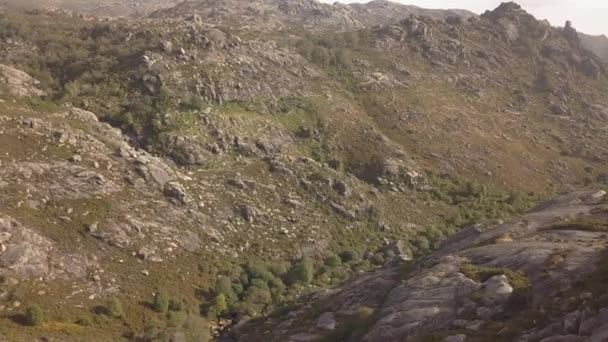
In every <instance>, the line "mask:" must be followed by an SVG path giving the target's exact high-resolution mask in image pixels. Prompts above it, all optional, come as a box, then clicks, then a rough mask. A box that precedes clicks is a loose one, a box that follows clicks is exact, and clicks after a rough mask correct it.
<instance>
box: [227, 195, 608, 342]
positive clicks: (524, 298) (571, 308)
mask: <svg viewBox="0 0 608 342" xmlns="http://www.w3.org/2000/svg"><path fill="white" fill-rule="evenodd" d="M605 195H606V193H605V192H604V191H599V192H576V193H571V194H567V195H563V196H560V197H557V198H555V199H553V200H550V201H548V202H545V203H543V204H541V205H540V206H539V207H537V208H536V209H534V210H533V211H532V212H530V213H528V214H527V215H524V216H522V217H521V218H518V219H516V220H513V221H512V222H510V223H508V224H500V225H475V226H472V227H469V228H466V229H464V230H462V231H460V232H459V233H457V234H455V235H454V236H452V237H451V238H449V239H447V240H446V241H444V242H443V244H442V246H441V247H440V248H439V249H438V250H437V251H436V252H434V253H432V254H430V255H429V256H427V257H425V258H423V259H422V260H420V261H417V262H415V263H410V264H405V265H402V266H394V265H390V266H387V267H384V268H382V269H380V270H377V271H374V272H371V273H368V274H365V275H361V276H357V277H355V279H353V280H352V281H350V282H348V283H347V284H346V285H344V286H342V287H338V288H335V289H332V290H328V291H325V292H320V293H316V294H315V295H313V296H311V298H308V300H307V301H306V304H305V305H302V306H299V307H296V308H293V309H291V311H289V312H283V313H282V315H280V316H276V317H272V318H268V319H264V320H261V321H260V320H258V321H252V322H250V323H248V324H246V325H244V326H243V327H241V328H240V329H238V333H237V332H236V331H235V335H237V336H240V339H239V341H359V340H360V341H489V340H494V341H545V342H548V341H598V342H599V341H606V339H607V338H608V335H607V331H608V330H607V324H608V321H607V320H606V317H605V315H606V312H607V310H608V307H607V305H608V303H607V302H606V299H607V298H608V295H607V292H606V288H605V281H606V276H607V274H608V273H607V269H606V265H605V261H606V253H605V248H606V242H607V240H606V230H607V228H608V226H607V221H606V220H607V218H608V217H607V216H606V213H607V209H608V207H607V206H606V203H607V202H606V199H605ZM251 330H253V331H254V332H251Z"/></svg>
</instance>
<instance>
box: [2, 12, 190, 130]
mask: <svg viewBox="0 0 608 342" xmlns="http://www.w3.org/2000/svg"><path fill="white" fill-rule="evenodd" d="M49 20H52V24H50V25H49V23H48V21H49ZM123 25H124V24H122V23H101V22H93V23H91V22H87V21H84V20H82V19H79V18H72V17H67V16H66V17H65V18H64V17H62V18H59V19H58V18H56V17H54V18H48V17H46V16H45V15H44V14H18V13H10V14H0V38H1V39H3V40H5V39H11V40H13V41H17V42H25V43H27V44H31V45H33V46H36V49H35V51H32V53H29V54H25V55H19V56H18V59H15V60H13V61H11V60H9V61H8V62H10V63H12V64H15V65H17V66H18V67H19V68H21V69H23V70H24V71H26V72H28V73H29V74H30V75H32V76H33V77H34V78H36V79H38V80H39V81H41V86H42V87H43V88H44V89H43V90H45V92H46V93H47V94H48V100H51V101H54V102H57V103H62V102H70V103H74V104H76V105H78V106H82V107H85V108H87V109H90V110H93V111H94V112H96V113H97V114H98V115H100V116H101V117H102V119H105V120H107V121H109V122H110V123H112V124H113V125H116V126H119V127H121V128H123V129H125V130H128V131H131V132H133V133H137V135H138V136H142V137H148V136H154V135H155V134H156V133H158V130H159V126H160V122H161V118H162V115H164V114H165V113H166V110H167V108H168V107H169V106H170V105H172V99H171V97H170V96H169V94H168V92H167V91H166V89H163V88H162V87H161V88H159V89H158V91H155V92H154V93H152V92H151V91H150V90H149V89H148V88H146V86H145V85H144V84H143V83H142V81H141V73H142V72H143V69H140V68H138V67H137V66H138V65H139V64H141V63H142V62H141V57H142V56H143V55H144V54H145V53H146V51H153V50H155V49H158V47H159V45H160V44H159V43H160V40H159V39H160V38H159V37H158V36H157V35H155V34H153V33H152V31H150V30H142V31H137V32H133V31H132V30H131V29H129V28H127V27H123ZM184 106H186V107H188V108H198V107H199V106H200V103H199V102H198V100H196V99H190V100H187V101H186V102H185V103H184Z"/></svg>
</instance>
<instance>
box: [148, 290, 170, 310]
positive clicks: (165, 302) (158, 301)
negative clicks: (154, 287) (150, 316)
mask: <svg viewBox="0 0 608 342" xmlns="http://www.w3.org/2000/svg"><path fill="white" fill-rule="evenodd" d="M152 306H153V307H154V311H156V312H160V313H165V312H167V310H169V296H168V295H167V294H166V293H165V292H164V291H159V292H158V293H157V294H156V295H155V296H154V302H153V304H152Z"/></svg>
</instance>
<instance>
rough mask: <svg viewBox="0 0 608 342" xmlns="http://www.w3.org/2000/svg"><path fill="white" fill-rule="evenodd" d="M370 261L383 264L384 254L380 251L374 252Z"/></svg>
mask: <svg viewBox="0 0 608 342" xmlns="http://www.w3.org/2000/svg"><path fill="white" fill-rule="evenodd" d="M370 261H371V262H372V263H373V264H374V265H383V264H384V256H382V254H380V253H376V254H374V255H373V256H372V257H371V259H370Z"/></svg>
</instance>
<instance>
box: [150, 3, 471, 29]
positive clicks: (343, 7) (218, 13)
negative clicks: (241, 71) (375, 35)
mask: <svg viewBox="0 0 608 342" xmlns="http://www.w3.org/2000/svg"><path fill="white" fill-rule="evenodd" d="M188 15H198V16H200V17H202V18H204V19H205V20H204V21H206V22H209V23H213V24H219V25H230V26H239V27H242V26H247V29H249V30H251V29H256V30H264V31H268V30H277V29H286V28H287V27H288V26H290V25H293V24H300V25H304V26H306V27H307V28H308V29H327V28H332V29H337V30H353V29H361V28H364V27H369V26H373V25H381V24H387V23H393V22H396V21H398V20H400V19H403V18H407V17H408V16H410V15H424V16H428V17H431V18H435V19H439V20H443V19H446V18H449V17H461V18H468V17H472V16H474V14H473V13H472V12H469V11H465V10H430V9H423V8H419V7H416V6H409V5H402V4H399V3H395V2H391V1H386V0H374V1H370V2H368V3H364V4H341V3H339V2H336V3H334V4H333V5H330V4H325V3H320V2H318V1H315V0H262V1H254V2H243V1H238V0H227V1H226V0H224V1H219V0H202V1H184V2H182V3H180V4H178V5H176V6H175V7H171V8H168V9H163V10H159V11H157V12H155V13H153V14H152V15H151V16H152V17H156V18H167V17H174V18H175V17H183V16H188Z"/></svg>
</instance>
